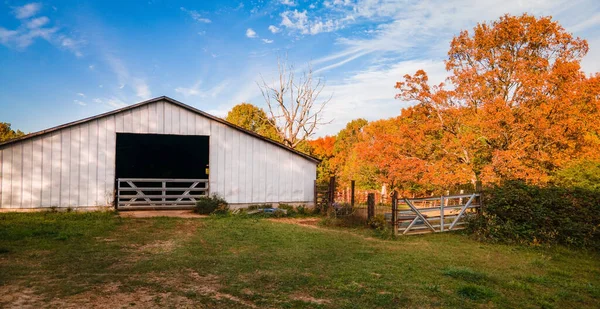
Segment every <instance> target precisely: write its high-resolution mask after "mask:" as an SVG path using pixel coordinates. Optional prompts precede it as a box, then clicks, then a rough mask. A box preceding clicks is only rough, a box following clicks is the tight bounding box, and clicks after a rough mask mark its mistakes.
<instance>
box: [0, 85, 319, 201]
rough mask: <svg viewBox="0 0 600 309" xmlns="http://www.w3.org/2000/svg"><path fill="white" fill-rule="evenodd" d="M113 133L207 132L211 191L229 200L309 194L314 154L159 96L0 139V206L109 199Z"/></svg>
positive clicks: (310, 196) (290, 198)
mask: <svg viewBox="0 0 600 309" xmlns="http://www.w3.org/2000/svg"><path fill="white" fill-rule="evenodd" d="M117 133H140V134H142V133H145V134H172V135H202V136H208V137H209V144H210V147H209V161H210V177H209V185H210V192H211V193H218V194H220V195H222V196H224V197H225V199H226V200H227V201H228V202H230V203H233V204H253V203H277V202H286V203H311V202H312V200H313V199H314V198H313V195H314V194H313V193H314V191H313V190H314V179H315V175H316V164H317V163H318V160H317V159H315V158H312V157H310V156H307V155H305V154H302V153H299V152H297V151H295V150H292V149H289V148H287V147H285V146H283V145H281V144H279V143H277V142H274V141H271V140H268V139H266V138H264V137H262V136H259V135H257V134H255V133H253V132H249V131H247V130H244V129H242V128H239V127H237V126H235V125H233V124H230V123H228V122H226V121H224V120H222V119H220V118H217V117H214V116H212V115H209V114H206V113H204V112H201V111H199V110H197V109H195V108H193V107H190V106H187V105H185V104H183V103H180V102H178V101H175V100H173V99H170V98H167V97H160V98H156V99H152V100H149V101H145V102H142V103H138V104H136V105H132V106H128V107H126V108H123V109H120V110H117V111H113V112H109V113H105V114H102V115H99V116H96V117H91V118H87V119H83V120H80V121H76V122H73V123H69V124H66V125H62V126H58V127H55V128H52V129H48V130H44V131H40V132H38V133H34V134H30V135H28V136H26V137H24V138H21V139H18V140H13V141H10V142H8V143H4V144H0V164H1V166H0V208H40V207H52V206H56V207H87V206H106V205H111V204H112V202H113V201H114V188H115V160H116V158H115V155H116V151H115V147H116V136H117Z"/></svg>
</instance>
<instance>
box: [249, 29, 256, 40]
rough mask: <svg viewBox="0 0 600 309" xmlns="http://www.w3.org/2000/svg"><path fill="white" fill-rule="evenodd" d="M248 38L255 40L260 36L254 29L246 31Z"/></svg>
mask: <svg viewBox="0 0 600 309" xmlns="http://www.w3.org/2000/svg"><path fill="white" fill-rule="evenodd" d="M246 36H247V37H249V38H251V39H254V38H257V37H258V35H257V34H256V32H255V31H254V30H252V28H248V29H246Z"/></svg>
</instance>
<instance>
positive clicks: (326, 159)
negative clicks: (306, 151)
mask: <svg viewBox="0 0 600 309" xmlns="http://www.w3.org/2000/svg"><path fill="white" fill-rule="evenodd" d="M335 140H336V138H335V136H324V137H319V138H317V139H315V140H311V141H308V144H309V148H310V155H312V156H314V157H317V158H319V159H320V160H321V163H319V165H318V166H317V181H318V182H319V183H327V181H328V180H329V177H330V176H333V175H334V172H333V171H332V169H331V163H330V160H331V158H333V156H334V151H333V149H334V145H335Z"/></svg>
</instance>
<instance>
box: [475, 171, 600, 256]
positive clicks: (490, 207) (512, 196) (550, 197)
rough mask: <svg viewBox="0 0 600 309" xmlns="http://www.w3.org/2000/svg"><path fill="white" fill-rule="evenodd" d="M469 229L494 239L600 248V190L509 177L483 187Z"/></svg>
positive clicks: (482, 236) (483, 236)
mask: <svg viewBox="0 0 600 309" xmlns="http://www.w3.org/2000/svg"><path fill="white" fill-rule="evenodd" d="M483 207H484V208H483V213H482V214H481V215H480V216H477V217H474V218H473V219H471V220H470V221H469V225H468V227H469V230H470V231H471V232H473V233H475V235H477V236H478V237H481V238H485V239H488V240H492V241H501V242H517V243H527V244H534V245H535V244H562V245H567V246H573V247H581V248H594V249H600V229H599V227H600V192H598V191H591V190H585V189H582V188H561V187H556V186H550V187H539V186H534V185H528V184H526V183H524V182H522V181H505V182H503V183H502V184H500V185H495V186H494V187H492V188H488V189H486V190H485V191H484V206H483Z"/></svg>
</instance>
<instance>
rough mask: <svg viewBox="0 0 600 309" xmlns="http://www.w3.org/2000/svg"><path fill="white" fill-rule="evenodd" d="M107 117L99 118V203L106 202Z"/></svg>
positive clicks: (97, 163)
mask: <svg viewBox="0 0 600 309" xmlns="http://www.w3.org/2000/svg"><path fill="white" fill-rule="evenodd" d="M107 121H108V120H107V118H102V119H99V120H98V160H97V161H96V168H97V173H98V174H97V175H96V177H97V181H98V183H97V190H98V191H97V192H96V202H97V204H98V205H104V204H105V195H106V152H107V148H106V145H107V144H106V123H107Z"/></svg>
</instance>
